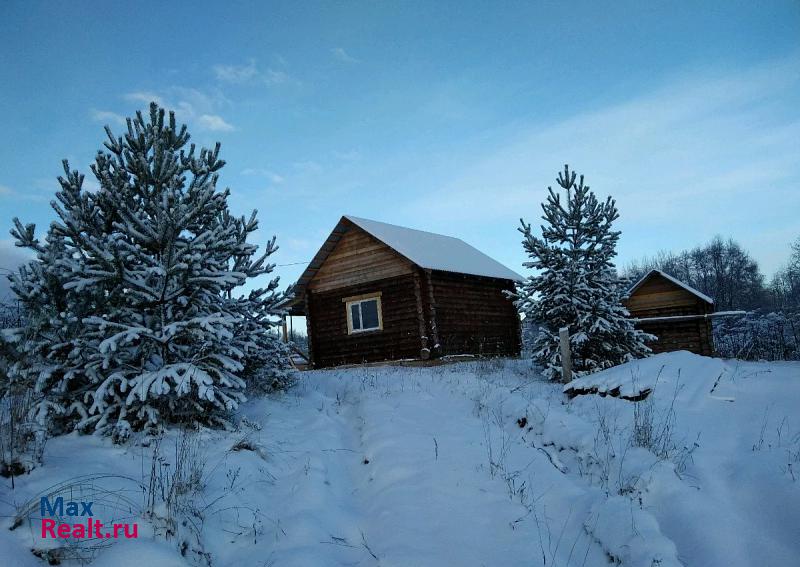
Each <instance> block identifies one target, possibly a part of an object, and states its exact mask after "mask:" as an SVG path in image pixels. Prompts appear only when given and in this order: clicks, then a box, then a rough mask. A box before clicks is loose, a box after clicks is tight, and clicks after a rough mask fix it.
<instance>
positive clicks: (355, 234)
mask: <svg viewBox="0 0 800 567" xmlns="http://www.w3.org/2000/svg"><path fill="white" fill-rule="evenodd" d="M521 280H522V276H520V275H519V274H517V273H515V272H513V271H512V270H509V269H508V268H506V267H505V266H503V265H502V264H500V263H499V262H497V261H495V260H493V259H492V258H490V257H489V256H487V255H486V254H483V253H482V252H480V251H478V250H476V249H475V248H473V247H472V246H470V245H469V244H467V243H466V242H464V241H462V240H459V239H458V238H452V237H449V236H443V235H440V234H434V233H431V232H424V231H421V230H414V229H410V228H404V227H401V226H396V225H391V224H386V223H382V222H377V221H373V220H368V219H362V218H358V217H353V216H343V217H342V218H341V219H340V220H339V222H338V223H337V225H336V227H335V228H334V229H333V231H332V232H331V234H330V236H329V237H328V238H327V240H325V242H324V244H323V245H322V247H321V248H320V250H319V252H317V254H316V255H315V256H314V259H313V260H312V261H311V262H310V264H309V265H308V267H307V268H306V270H305V271H304V272H303V274H302V275H301V276H300V279H299V280H298V282H297V284H296V286H295V290H294V295H293V297H292V298H291V299H289V300H288V301H287V302H286V303H285V304H284V305H283V308H284V309H285V310H286V311H287V312H288V314H289V315H292V316H295V315H299V316H305V317H306V325H307V330H308V345H309V353H308V354H309V360H310V362H311V365H312V366H313V367H315V368H321V367H328V366H337V365H343V364H360V363H363V362H377V361H390V360H409V359H412V360H419V359H422V360H426V359H429V358H431V357H441V356H446V355H462V354H471V355H498V356H499V355H504V356H508V355H518V354H519V352H520V319H519V313H518V312H517V310H516V308H515V307H514V304H513V302H512V300H511V299H509V298H508V297H507V296H506V293H505V292H507V291H512V290H513V289H514V284H515V282H517V281H521Z"/></svg>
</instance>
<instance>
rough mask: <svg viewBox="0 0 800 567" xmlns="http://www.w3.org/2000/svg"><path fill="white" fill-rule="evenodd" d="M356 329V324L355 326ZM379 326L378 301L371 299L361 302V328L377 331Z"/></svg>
mask: <svg viewBox="0 0 800 567" xmlns="http://www.w3.org/2000/svg"><path fill="white" fill-rule="evenodd" d="M353 326H354V328H355V324H354V325H353ZM379 326H380V325H379V324H378V301H377V300H376V299H369V300H367V301H362V302H361V328H362V329H377V328H378V327H379Z"/></svg>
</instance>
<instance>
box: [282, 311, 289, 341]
mask: <svg viewBox="0 0 800 567" xmlns="http://www.w3.org/2000/svg"><path fill="white" fill-rule="evenodd" d="M283 342H285V343H288V342H289V337H288V336H287V333H286V315H284V316H283Z"/></svg>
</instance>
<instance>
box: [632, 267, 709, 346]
mask: <svg viewBox="0 0 800 567" xmlns="http://www.w3.org/2000/svg"><path fill="white" fill-rule="evenodd" d="M625 303H626V307H627V308H628V311H630V313H631V317H632V318H634V319H636V320H637V321H636V326H637V327H638V328H640V329H641V330H643V331H645V332H647V333H650V334H653V335H655V336H657V337H658V340H657V341H653V342H650V343H648V346H649V347H650V348H651V349H653V352H654V353H659V352H670V351H676V350H688V351H689V352H693V353H695V354H700V355H703V356H712V355H713V354H714V339H713V335H712V333H711V314H712V313H713V312H714V300H713V299H712V298H710V297H708V296H707V295H705V294H704V293H701V292H699V291H697V290H696V289H694V288H693V287H691V286H689V285H687V284H685V283H684V282H682V281H680V280H678V279H676V278H674V277H672V276H670V275H669V274H667V273H664V272H662V271H661V270H651V271H650V272H648V273H647V274H645V276H644V277H643V278H642V279H640V280H639V281H638V282H636V283H635V284H634V285H633V287H631V289H630V290H629V291H628V298H627V300H626V302H625Z"/></svg>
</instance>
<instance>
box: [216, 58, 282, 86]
mask: <svg viewBox="0 0 800 567" xmlns="http://www.w3.org/2000/svg"><path fill="white" fill-rule="evenodd" d="M280 61H282V63H280V64H281V65H282V66H285V60H283V58H280ZM213 71H214V75H215V76H216V78H217V80H219V81H222V82H226V83H232V84H237V85H244V84H254V83H263V84H265V85H269V86H272V85H283V84H289V83H297V81H296V80H295V79H293V78H292V77H291V75H289V73H287V72H286V71H284V70H281V69H276V68H273V67H268V68H267V69H263V70H262V69H259V68H258V65H256V62H255V60H254V59H250V61H249V62H248V63H247V64H246V65H214V67H213Z"/></svg>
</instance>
